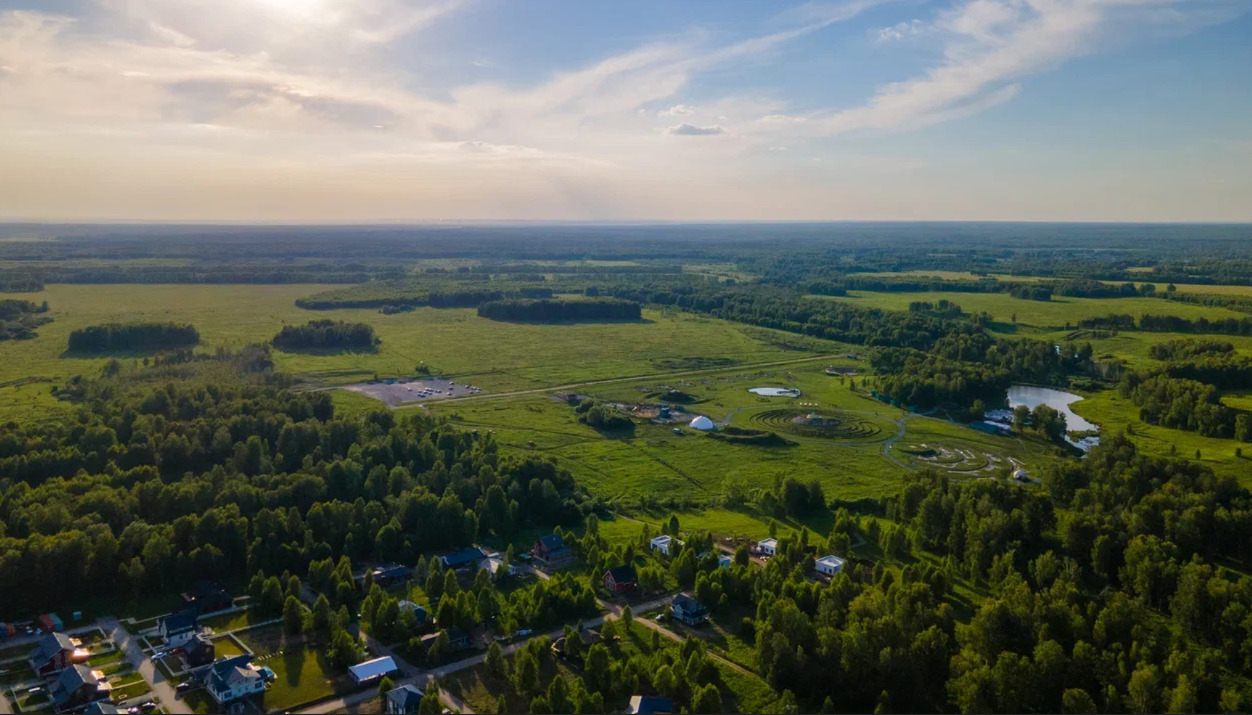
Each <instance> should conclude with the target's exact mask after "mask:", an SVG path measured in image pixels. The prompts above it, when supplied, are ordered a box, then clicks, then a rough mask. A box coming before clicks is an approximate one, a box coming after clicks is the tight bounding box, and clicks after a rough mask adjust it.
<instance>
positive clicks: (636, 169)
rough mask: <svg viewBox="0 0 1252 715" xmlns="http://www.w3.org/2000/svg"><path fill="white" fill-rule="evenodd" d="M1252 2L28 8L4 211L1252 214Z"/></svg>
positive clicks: (167, 2) (1, 108)
mask: <svg viewBox="0 0 1252 715" xmlns="http://www.w3.org/2000/svg"><path fill="white" fill-rule="evenodd" d="M1250 38H1252V0H836V1H832V2H803V3H788V2H777V1H774V2H749V1H748V0H681V1H680V2H674V1H673V0H664V1H657V2H653V1H651V0H631V1H630V2H609V1H608V0H594V1H588V0H577V1H570V2H564V1H560V2H558V1H556V0H432V1H430V2H418V1H417V0H0V220H34V221H88V222H92V221H158V222H166V221H168V222H175V221H178V222H182V221H186V222H199V221H209V222H217V221H223V222H284V223H332V222H333V223H340V222H345V223H373V222H388V221H397V222H429V221H456V220H528V221H544V220H583V221H608V220H613V221H623V220H624V221H633V220H648V221H710V220H712V221H788V220H796V221H799V220H804V221H812V220H1006V221H1008V220H1028V221H1220V222H1225V221H1252V39H1250Z"/></svg>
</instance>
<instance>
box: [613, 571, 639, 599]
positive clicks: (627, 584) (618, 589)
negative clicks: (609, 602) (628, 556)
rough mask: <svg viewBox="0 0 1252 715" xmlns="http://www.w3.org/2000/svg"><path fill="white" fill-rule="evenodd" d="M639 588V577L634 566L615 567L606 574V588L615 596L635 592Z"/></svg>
mask: <svg viewBox="0 0 1252 715" xmlns="http://www.w3.org/2000/svg"><path fill="white" fill-rule="evenodd" d="M638 586H639V575H638V574H636V573H635V567H634V566H630V565H626V566H614V567H613V568H611V569H609V570H608V571H605V572H604V587H605V588H607V589H608V590H609V592H610V593H613V594H614V595H619V594H623V593H627V592H629V591H633V590H635V588H637V587H638Z"/></svg>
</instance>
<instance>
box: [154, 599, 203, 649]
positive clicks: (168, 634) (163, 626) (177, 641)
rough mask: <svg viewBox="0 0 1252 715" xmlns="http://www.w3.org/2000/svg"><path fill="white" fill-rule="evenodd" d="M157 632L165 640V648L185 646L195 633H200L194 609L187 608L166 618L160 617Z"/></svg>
mask: <svg viewBox="0 0 1252 715" xmlns="http://www.w3.org/2000/svg"><path fill="white" fill-rule="evenodd" d="M157 630H158V631H159V632H160V634H161V638H163V639H164V640H165V645H166V647H167V648H178V647H180V646H184V645H187V643H189V642H190V641H191V639H192V638H195V637H196V633H199V632H200V626H199V622H198V620H197V614H196V611H195V609H194V608H187V609H184V610H181V611H178V612H177V613H171V614H169V615H168V616H162V617H161V619H160V620H159V621H158V622H157Z"/></svg>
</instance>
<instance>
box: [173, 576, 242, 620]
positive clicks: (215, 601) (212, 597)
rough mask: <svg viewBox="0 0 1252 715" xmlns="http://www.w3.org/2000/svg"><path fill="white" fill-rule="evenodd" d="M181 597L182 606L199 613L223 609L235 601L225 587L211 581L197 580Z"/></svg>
mask: <svg viewBox="0 0 1252 715" xmlns="http://www.w3.org/2000/svg"><path fill="white" fill-rule="evenodd" d="M182 598H183V606H185V607H187V608H194V609H195V610H196V613H199V614H201V615H204V614H205V613H214V612H216V611H224V610H226V609H227V608H230V607H231V606H233V605H234V602H235V601H234V599H233V598H231V596H230V593H229V592H228V591H227V590H226V589H224V588H222V587H221V586H219V585H218V584H216V583H214V582H212V581H198V582H197V583H196V585H195V586H193V587H192V589H191V590H190V591H188V592H186V593H184V594H182Z"/></svg>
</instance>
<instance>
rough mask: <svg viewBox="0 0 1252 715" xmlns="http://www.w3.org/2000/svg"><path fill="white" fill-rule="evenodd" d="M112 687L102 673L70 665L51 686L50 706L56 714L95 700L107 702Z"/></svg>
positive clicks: (82, 666) (85, 667) (75, 708)
mask: <svg viewBox="0 0 1252 715" xmlns="http://www.w3.org/2000/svg"><path fill="white" fill-rule="evenodd" d="M111 690H112V687H111V686H110V685H109V683H108V680H107V679H106V678H105V677H104V673H101V672H100V671H98V670H92V669H91V668H88V667H87V666H85V665H71V666H70V667H68V668H66V669H65V670H62V671H61V674H60V675H58V676H57V679H56V682H55V683H53V685H52V704H53V706H54V707H55V708H56V711H57V712H67V711H69V710H77V709H79V708H81V707H83V706H85V705H87V704H88V703H93V702H95V701H97V700H107V699H108V698H109V693H110V691H111Z"/></svg>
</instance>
